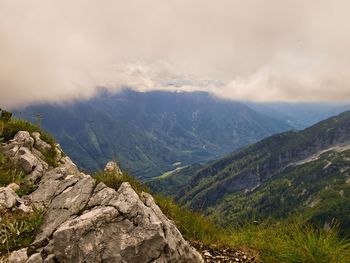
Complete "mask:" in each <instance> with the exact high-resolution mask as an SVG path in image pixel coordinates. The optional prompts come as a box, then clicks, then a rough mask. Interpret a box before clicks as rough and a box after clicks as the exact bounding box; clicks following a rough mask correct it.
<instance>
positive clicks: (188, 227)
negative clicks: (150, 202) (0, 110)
mask: <svg viewBox="0 0 350 263" xmlns="http://www.w3.org/2000/svg"><path fill="white" fill-rule="evenodd" d="M10 123H11V124H10ZM1 124H2V126H1V127H2V130H1V133H0V137H1V138H2V140H3V141H4V140H9V139H12V138H11V136H8V137H6V139H4V138H5V137H4V131H5V130H13V131H18V130H27V131H40V132H41V133H42V134H45V133H44V132H43V131H42V130H41V129H40V128H39V127H37V126H35V125H32V124H30V123H27V122H23V121H19V120H6V121H5V120H3V119H1ZM8 127H12V128H11V129H9V128H8ZM45 136H48V137H47V139H46V140H47V142H51V143H54V141H52V139H53V138H52V137H51V136H49V135H44V136H43V137H44V138H45ZM329 154H330V153H329ZM342 154H343V155H344V158H347V156H348V155H347V154H348V153H347V152H346V151H344V152H342ZM324 157H326V155H324V156H322V158H321V160H323V158H324ZM0 160H2V161H0V175H1V176H0V177H1V185H2V186H5V185H7V184H8V183H10V182H17V183H19V184H20V183H21V182H22V176H21V172H20V171H17V170H14V169H12V168H11V167H10V166H9V165H8V164H9V163H8V162H6V160H5V157H3V156H0ZM321 160H320V161H321ZM333 162H334V163H336V160H333ZM330 166H331V165H329V166H328V167H330ZM290 169H295V167H294V168H290ZM95 179H96V180H97V181H98V182H104V183H106V184H107V185H108V186H110V187H112V188H114V189H118V187H119V186H120V185H121V183H122V182H126V181H127V182H130V184H131V185H132V187H133V188H134V189H135V190H136V191H137V192H138V193H140V192H141V191H149V190H148V189H147V188H146V187H145V186H144V185H142V184H140V183H139V182H138V181H137V180H136V179H134V177H132V176H130V175H128V174H127V173H124V174H123V175H121V176H116V175H115V174H113V173H108V172H98V173H96V174H95ZM155 200H156V202H157V204H158V205H159V206H160V208H161V209H162V211H163V212H164V213H165V214H166V215H167V216H168V217H169V218H171V219H173V220H174V222H175V223H176V225H177V226H178V228H179V230H180V231H181V233H182V234H183V235H184V237H185V238H186V239H188V240H191V241H196V242H201V243H204V244H208V245H210V246H214V245H215V246H223V247H226V248H233V249H237V250H244V251H246V252H247V253H248V254H249V255H252V256H254V258H255V261H257V262H340V263H343V262H344V263H345V262H349V261H350V243H349V242H348V241H346V240H343V239H341V238H339V236H338V229H337V226H336V225H332V226H331V227H330V228H329V229H327V230H319V229H318V228H316V227H315V226H314V225H311V224H309V223H306V222H305V221H303V220H299V219H298V220H282V221H270V222H267V221H265V222H264V223H262V224H256V223H250V222H251V221H246V222H242V226H240V227H237V228H232V227H225V228H223V227H220V226H218V225H216V224H215V223H213V222H212V221H211V220H210V219H207V218H205V217H204V216H203V215H201V214H199V213H195V212H192V211H191V210H190V209H187V208H182V207H180V206H178V205H176V204H175V203H174V202H173V201H172V200H171V199H169V198H166V197H164V196H161V195H156V196H155ZM44 213H45V212H44V211H35V212H34V213H33V214H27V215H23V214H16V213H12V214H6V215H4V216H2V219H1V220H2V221H1V222H0V223H1V225H0V238H2V237H1V235H2V233H5V235H6V236H7V237H11V238H9V239H6V240H5V242H4V243H3V244H4V245H3V246H0V250H1V251H0V253H1V254H2V255H3V254H6V253H7V252H9V251H12V250H14V249H18V248H21V247H25V246H28V244H30V242H31V241H32V240H33V238H34V236H35V233H36V231H37V229H38V227H40V225H41V221H42V217H43V214H44ZM10 226H11V227H10ZM6 231H7V232H6ZM11 231H12V232H11ZM13 231H14V232H13ZM10 233H12V234H13V235H12V236H10Z"/></svg>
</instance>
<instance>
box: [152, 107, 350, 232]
mask: <svg viewBox="0 0 350 263" xmlns="http://www.w3.org/2000/svg"><path fill="white" fill-rule="evenodd" d="M349 168H350V111H348V112H344V113H342V114H340V115H338V116H335V117H332V118H329V119H327V120H324V121H321V122H319V123H318V124H315V125H313V126H311V127H309V128H306V129H304V130H302V131H289V132H285V133H281V134H277V135H273V136H271V137H268V138H266V139H263V140H261V141H260V142H257V143H255V144H252V145H249V146H247V147H244V148H242V149H240V150H237V151H234V152H233V153H231V154H229V155H227V156H225V157H224V158H221V159H219V160H217V161H214V162H211V163H209V164H206V165H198V164H196V165H194V166H187V167H185V168H183V169H178V170H175V171H173V172H171V173H168V174H166V175H164V176H162V177H158V178H154V179H153V180H150V181H149V182H148V185H149V186H150V187H151V188H152V189H153V190H154V191H156V192H161V193H164V194H168V195H172V196H173V197H174V198H175V199H176V200H177V202H179V203H180V204H181V205H183V206H185V207H190V208H192V209H194V210H197V211H202V212H204V213H206V214H207V215H209V216H211V217H212V218H214V219H215V220H216V221H217V222H219V223H220V224H222V225H230V224H231V225H232V224H239V223H243V222H247V221H253V220H266V219H269V218H275V219H276V218H278V219H280V218H287V217H288V216H290V215H292V214H302V216H304V217H306V218H307V219H308V220H310V221H313V222H315V223H317V224H320V225H322V226H323V225H324V224H326V225H327V224H331V223H332V222H335V221H337V222H338V223H340V224H341V227H342V231H343V233H346V231H347V233H348V231H349V230H350V225H349V222H350V217H349V215H350V199H349V198H350V176H349Z"/></svg>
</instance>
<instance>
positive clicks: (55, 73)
mask: <svg viewBox="0 0 350 263" xmlns="http://www.w3.org/2000/svg"><path fill="white" fill-rule="evenodd" d="M349 10H350V1H349V0H328V1H325V0H307V1H306V0H147V1H146V0H138V1H136V0H123V1H119V0H94V1H93V0H59V1H58V0H0V91H1V96H0V107H1V106H2V107H14V106H23V105H28V104H31V103H38V102H60V101H69V100H75V99H85V98H89V97H91V96H93V95H94V94H96V87H97V86H107V87H108V88H110V89H111V90H113V91H118V90H120V87H122V86H130V87H133V88H134V89H137V90H142V91H148V90H158V89H170V90H174V89H177V90H185V91H191V90H206V91H209V92H212V93H213V94H215V95H217V96H220V97H224V98H229V99H237V100H253V101H343V100H350V63H349V61H350V51H349V50H350V15H349Z"/></svg>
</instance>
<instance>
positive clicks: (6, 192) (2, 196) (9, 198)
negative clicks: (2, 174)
mask: <svg viewBox="0 0 350 263" xmlns="http://www.w3.org/2000/svg"><path fill="white" fill-rule="evenodd" d="M17 203H19V197H18V195H17V194H16V193H15V192H14V191H13V190H12V189H11V188H9V187H0V206H2V207H4V208H7V209H11V208H13V207H15V206H16V204H17Z"/></svg>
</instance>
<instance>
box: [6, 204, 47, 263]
mask: <svg viewBox="0 0 350 263" xmlns="http://www.w3.org/2000/svg"><path fill="white" fill-rule="evenodd" d="M43 216H44V210H41V209H40V210H39V209H36V210H35V211H34V212H33V213H29V214H26V213H23V212H5V213H3V214H2V215H1V220H0V241H1V242H0V256H3V255H5V254H7V253H9V252H11V251H14V250H17V249H20V248H23V247H27V246H29V245H30V244H31V243H32V242H33V241H34V238H35V234H36V232H37V230H38V229H39V227H40V226H41V224H42V222H43Z"/></svg>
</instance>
